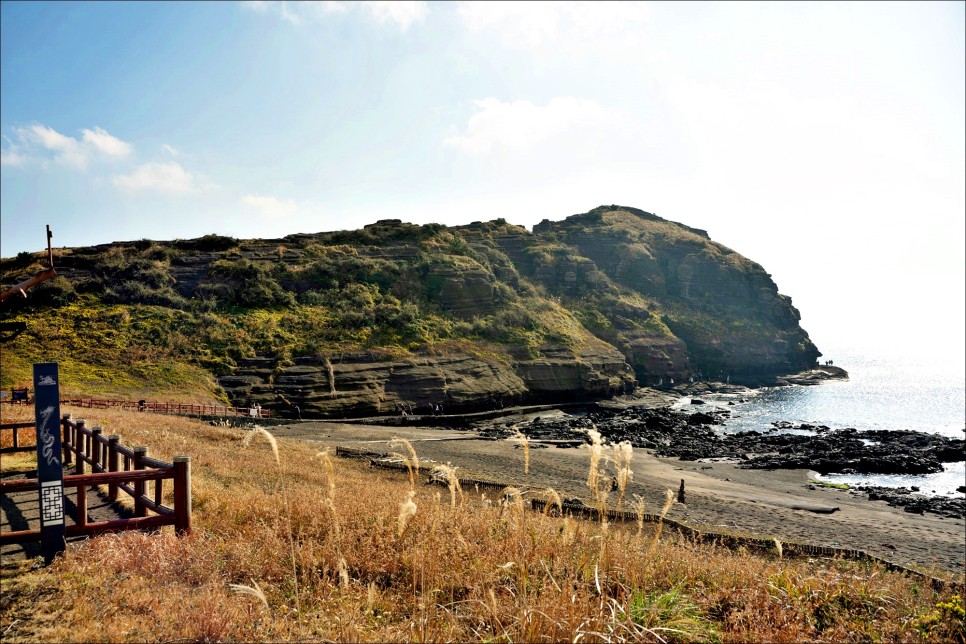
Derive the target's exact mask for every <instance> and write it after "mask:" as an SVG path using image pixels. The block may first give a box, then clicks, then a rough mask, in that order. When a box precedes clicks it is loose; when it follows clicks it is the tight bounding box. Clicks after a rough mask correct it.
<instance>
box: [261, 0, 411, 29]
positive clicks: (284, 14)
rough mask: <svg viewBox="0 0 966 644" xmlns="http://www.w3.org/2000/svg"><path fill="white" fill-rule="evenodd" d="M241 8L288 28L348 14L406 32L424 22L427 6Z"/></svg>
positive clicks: (279, 4) (267, 4)
mask: <svg viewBox="0 0 966 644" xmlns="http://www.w3.org/2000/svg"><path fill="white" fill-rule="evenodd" d="M242 6H243V7H244V8H246V9H248V10H250V11H254V12H256V13H263V14H266V15H275V16H278V17H279V18H281V19H282V20H284V21H285V22H288V23H290V24H293V25H296V26H301V25H303V24H306V23H311V22H319V21H324V20H327V19H329V18H331V17H333V16H336V15H342V14H347V13H349V12H350V11H361V12H362V13H363V14H365V15H367V16H369V18H370V19H372V20H375V21H376V22H377V23H379V24H388V25H393V26H395V27H397V28H398V29H399V30H400V31H407V30H408V29H409V28H410V27H411V26H412V25H413V24H415V23H417V22H420V21H422V20H424V19H425V18H426V15H427V14H428V13H429V5H428V4H427V3H426V2H421V1H420V2H407V1H402V0H400V1H398V2H339V1H336V0H328V1H326V2H285V1H284V0H282V1H277V0H276V1H250V2H243V3H242Z"/></svg>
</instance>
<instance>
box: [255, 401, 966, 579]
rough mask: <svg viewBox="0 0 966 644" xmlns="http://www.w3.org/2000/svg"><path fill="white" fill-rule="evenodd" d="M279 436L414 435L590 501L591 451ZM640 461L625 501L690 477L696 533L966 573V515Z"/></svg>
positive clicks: (438, 435)
mask: <svg viewBox="0 0 966 644" xmlns="http://www.w3.org/2000/svg"><path fill="white" fill-rule="evenodd" d="M544 415H546V413H544ZM273 433H274V434H275V435H276V436H279V437H286V438H295V439H299V440H304V441H309V442H312V443H315V444H318V445H319V446H321V447H332V448H333V449H334V448H335V447H336V446H342V447H355V448H359V447H362V448H369V449H372V450H373V451H387V452H388V451H393V448H390V447H389V446H388V443H389V441H391V440H392V439H393V438H395V437H399V438H405V439H407V440H409V441H410V442H411V443H412V445H413V447H414V449H415V450H416V453H417V454H418V455H419V457H420V459H421V460H423V459H425V460H432V461H434V462H436V463H450V464H452V465H453V466H455V467H457V468H458V471H459V473H460V475H461V476H466V477H474V478H479V479H484V480H492V481H498V482H501V483H506V484H508V485H515V486H517V487H520V488H523V489H526V490H529V491H531V492H532V493H541V492H542V491H543V490H545V489H546V488H548V487H552V488H553V489H554V490H556V491H557V492H558V493H559V494H560V495H561V496H562V497H577V498H581V499H587V498H588V497H589V490H588V488H587V486H586V477H587V471H588V462H589V458H588V452H587V451H586V450H585V449H560V448H556V447H537V446H536V445H531V447H530V454H529V458H530V467H529V473H528V474H524V464H523V453H522V450H520V449H519V447H520V446H519V444H518V443H515V442H513V441H509V440H493V439H485V438H481V437H480V436H479V435H478V434H477V433H476V432H475V431H473V430H461V429H440V428H436V427H420V426H415V425H408V426H405V427H385V426H379V425H366V424H357V423H339V422H330V421H303V422H301V423H297V424H292V425H284V426H279V427H275V428H273ZM631 467H632V470H633V480H632V481H631V482H630V484H629V485H628V488H627V497H626V498H628V499H633V498H634V497H633V495H634V494H637V495H640V496H641V497H642V498H644V499H645V503H646V511H647V512H652V513H654V512H657V511H658V509H659V508H660V506H661V504H662V502H663V499H664V490H666V489H670V490H672V491H674V492H676V491H677V490H678V488H679V486H680V482H681V480H684V483H685V503H683V504H682V503H675V504H674V505H673V506H672V507H671V509H670V510H669V512H668V514H667V516H668V517H669V518H671V519H674V520H677V521H681V522H683V523H687V524H689V525H691V526H693V527H695V528H697V529H706V530H710V531H715V532H721V531H732V532H733V533H735V534H742V535H747V536H753V537H766V538H776V539H779V540H785V541H789V542H799V543H809V544H814V545H819V546H830V547H839V548H847V549H856V550H863V551H865V552H868V553H869V554H872V555H875V556H878V557H881V558H882V559H886V560H888V561H894V562H895V563H898V564H901V565H905V566H909V567H911V568H916V569H919V570H922V571H924V572H928V571H930V570H936V571H943V572H944V573H946V574H948V573H953V574H954V575H957V576H960V577H961V576H962V574H963V571H964V570H966V546H964V536H966V521H964V520H962V519H951V518H942V517H938V516H930V515H918V514H911V513H908V512H904V511H903V510H902V509H900V508H895V507H890V506H888V505H887V504H886V503H885V502H882V501H871V500H868V499H866V498H864V497H857V496H856V495H855V494H852V493H850V492H849V491H848V490H839V489H835V488H825V487H818V486H814V485H811V484H810V483H809V481H810V479H812V478H814V477H813V476H812V473H811V472H810V471H809V470H807V469H789V470H749V469H742V468H739V467H736V466H735V465H732V464H730V463H721V462H713V463H702V462H698V461H681V460H678V459H677V458H673V457H658V456H655V455H654V454H652V453H651V450H644V449H635V450H634V456H633V460H632V465H631ZM833 508H834V509H833Z"/></svg>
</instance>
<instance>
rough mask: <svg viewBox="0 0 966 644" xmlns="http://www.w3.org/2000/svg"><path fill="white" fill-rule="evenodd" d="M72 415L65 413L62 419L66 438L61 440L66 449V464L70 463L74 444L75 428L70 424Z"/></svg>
mask: <svg viewBox="0 0 966 644" xmlns="http://www.w3.org/2000/svg"><path fill="white" fill-rule="evenodd" d="M70 422H71V415H70V414H64V417H63V419H61V424H62V425H63V426H64V438H63V440H62V441H61V443H62V447H63V449H64V466H67V465H70V459H71V449H70V448H71V447H72V446H73V442H72V438H73V435H74V430H73V428H72V427H71V426H70Z"/></svg>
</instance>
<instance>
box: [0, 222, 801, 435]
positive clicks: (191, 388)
mask: <svg viewBox="0 0 966 644" xmlns="http://www.w3.org/2000/svg"><path fill="white" fill-rule="evenodd" d="M40 261H41V256H40V254H30V253H21V254H20V255H18V256H17V257H15V258H7V259H3V260H0V281H2V282H3V283H4V284H13V283H15V282H17V281H19V280H20V279H23V278H24V277H25V276H27V275H29V274H31V273H33V272H36V271H37V270H38V269H39V268H40ZM55 265H56V267H57V271H58V273H59V277H57V278H55V279H54V280H51V281H49V282H47V283H45V284H43V285H41V286H40V287H38V288H37V289H35V291H34V292H33V293H32V294H31V296H30V298H29V299H28V300H26V301H21V302H19V303H18V304H16V305H14V306H6V307H5V310H4V311H3V312H2V314H3V315H4V316H5V318H6V319H10V320H24V321H27V322H28V330H27V331H26V332H24V333H21V334H20V335H19V336H17V337H15V338H13V339H9V340H8V341H7V342H5V344H4V345H3V354H4V355H3V360H2V367H0V385H2V386H5V387H8V386H10V385H12V384H17V383H19V382H25V381H28V380H29V367H30V364H31V363H32V362H34V361H37V360H43V359H55V360H57V361H58V362H60V363H61V369H62V371H63V378H62V379H63V381H64V382H65V383H66V386H67V387H68V392H69V391H70V388H73V389H75V390H77V391H78V392H83V393H99V394H106V395H111V394H118V395H121V394H124V395H128V396H129V395H131V394H132V393H138V394H139V395H144V396H150V395H157V396H161V395H163V396H167V397H179V396H181V397H187V398H192V399H194V400H198V399H199V398H201V397H208V398H220V399H222V400H225V399H228V400H230V401H231V402H233V403H235V404H240V405H247V404H253V403H259V404H261V405H262V406H263V407H266V408H270V409H273V410H275V411H276V412H278V413H281V414H282V415H286V414H294V413H296V411H295V409H296V406H297V407H298V408H299V410H300V412H301V413H302V414H303V415H306V416H317V417H326V416H328V417H332V416H347V415H363V414H373V413H392V412H397V413H398V412H399V411H400V410H401V409H404V408H405V409H407V410H408V409H410V408H412V409H414V410H417V411H418V410H420V409H428V405H430V404H442V405H443V406H444V409H445V410H447V411H449V410H462V411H466V410H471V409H482V408H492V407H494V406H499V405H502V404H515V403H523V402H536V401H539V402H550V401H557V400H573V399H575V398H579V399H590V398H600V397H606V396H610V395H614V394H618V393H622V392H624V391H627V390H630V389H632V388H633V387H635V386H636V385H659V384H668V383H669V382H670V381H671V380H672V379H674V380H677V381H680V380H682V379H688V378H691V377H703V378H723V377H725V376H730V378H731V381H732V382H740V383H747V384H764V383H768V382H773V381H774V379H775V378H776V377H777V376H781V375H785V374H790V373H795V372H797V371H800V370H802V369H805V368H808V367H810V366H812V365H814V364H815V360H816V358H817V357H818V356H819V355H820V353H819V351H818V350H817V349H816V348H815V346H814V345H813V344H812V342H811V341H810V340H809V337H808V334H807V333H806V332H805V331H804V330H803V329H802V328H801V327H800V325H799V314H798V311H797V310H796V309H795V308H794V307H793V306H792V304H791V300H790V298H788V297H787V296H785V295H781V294H779V292H778V288H777V286H776V285H775V283H774V282H773V281H772V279H771V278H770V276H769V275H768V273H766V272H765V270H764V269H763V268H762V267H761V266H759V265H758V264H756V263H755V262H753V261H751V260H749V259H747V258H745V257H743V256H741V255H740V254H738V253H735V252H734V251H732V250H731V249H729V248H726V247H725V246H722V245H721V244H717V243H715V242H713V241H711V240H710V239H709V238H708V235H707V234H706V233H705V232H704V231H701V230H698V229H694V228H690V227H688V226H685V225H683V224H678V223H675V222H671V221H667V220H665V219H662V218H660V217H657V216H656V215H653V214H651V213H647V212H644V211H642V210H637V209H634V208H627V207H622V206H601V207H599V208H596V209H594V210H592V211H590V212H588V213H584V214H580V215H574V216H571V217H568V218H567V219H565V220H563V221H559V222H552V221H548V220H545V221H543V222H541V223H540V224H538V225H537V226H535V227H534V229H533V231H532V232H531V231H528V230H526V229H525V228H523V227H520V226H515V225H512V224H510V223H507V222H506V221H505V220H503V219H497V220H495V221H490V222H474V223H472V224H470V225H467V226H458V227H447V226H443V225H439V224H427V225H423V226H417V225H414V224H408V223H404V222H402V221H400V220H385V221H380V222H377V223H375V224H372V225H369V226H366V227H365V228H364V229H362V230H356V231H338V232H325V233H316V234H297V235H289V236H287V237H284V238H280V239H260V240H237V239H233V238H230V237H223V236H218V235H207V236H205V237H201V238H198V239H192V240H175V241H170V242H158V241H150V240H140V241H134V242H115V243H112V244H105V245H100V246H93V247H86V248H68V249H63V250H58V251H55ZM8 303H9V300H8Z"/></svg>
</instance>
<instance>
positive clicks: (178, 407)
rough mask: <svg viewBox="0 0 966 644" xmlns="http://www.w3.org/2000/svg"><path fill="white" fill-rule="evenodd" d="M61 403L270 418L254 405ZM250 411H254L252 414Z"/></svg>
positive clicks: (104, 400) (82, 400)
mask: <svg viewBox="0 0 966 644" xmlns="http://www.w3.org/2000/svg"><path fill="white" fill-rule="evenodd" d="M61 404H64V405H73V406H75V407H83V408H87V409H107V408H109V407H120V408H121V409H131V410H137V411H143V412H148V413H155V414H187V415H191V416H223V417H224V416H244V417H250V418H271V417H272V411H271V410H270V409H261V408H257V409H256V408H254V407H231V406H227V405H208V404H197V403H168V402H148V401H145V403H144V404H143V405H141V404H140V403H139V401H133V400H112V399H107V398H64V399H62V400H61ZM252 412H255V414H254V415H253V414H252Z"/></svg>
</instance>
